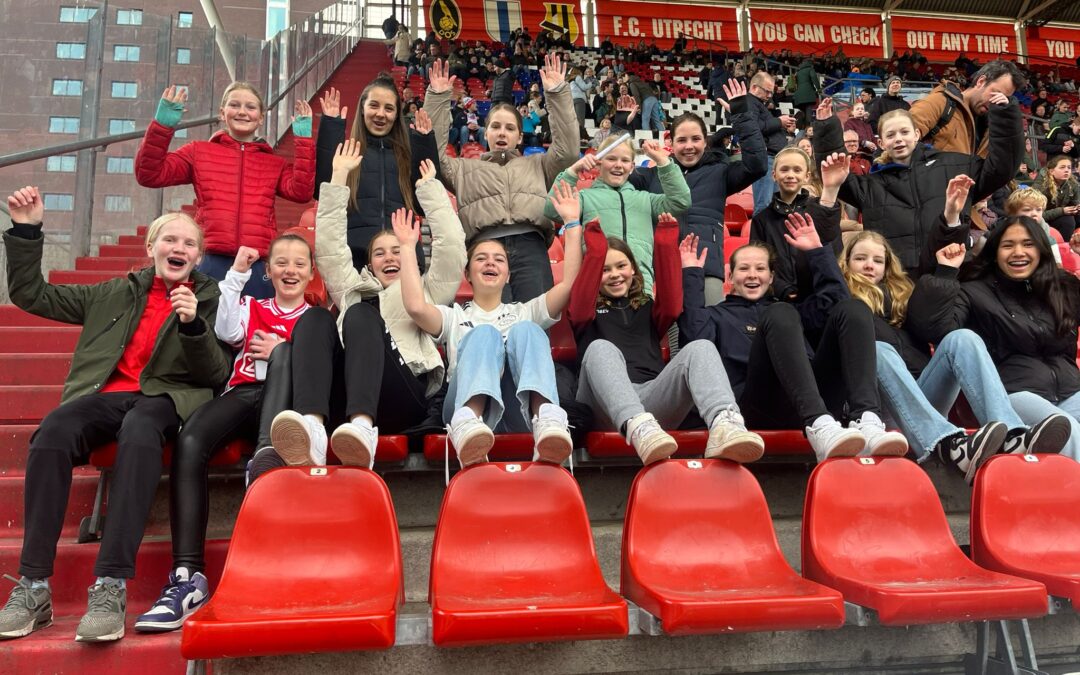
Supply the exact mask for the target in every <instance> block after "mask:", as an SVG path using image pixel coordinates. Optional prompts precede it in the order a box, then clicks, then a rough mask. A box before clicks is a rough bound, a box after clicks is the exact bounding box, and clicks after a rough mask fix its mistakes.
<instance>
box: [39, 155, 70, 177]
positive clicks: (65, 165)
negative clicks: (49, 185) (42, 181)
mask: <svg viewBox="0 0 1080 675" xmlns="http://www.w3.org/2000/svg"><path fill="white" fill-rule="evenodd" d="M75 161H76V157H75V155H57V156H55V157H48V158H46V160H45V170H46V171H61V172H63V173H73V172H74V171H75Z"/></svg>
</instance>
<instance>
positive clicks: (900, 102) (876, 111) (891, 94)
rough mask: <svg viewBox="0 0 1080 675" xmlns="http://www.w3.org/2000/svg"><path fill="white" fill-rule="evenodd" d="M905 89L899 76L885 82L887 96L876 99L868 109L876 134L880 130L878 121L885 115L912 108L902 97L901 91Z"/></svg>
mask: <svg viewBox="0 0 1080 675" xmlns="http://www.w3.org/2000/svg"><path fill="white" fill-rule="evenodd" d="M902 87H903V81H902V80H901V79H900V77H899V76H897V75H893V76H892V77H890V78H889V79H888V80H886V81H885V94H884V95H882V96H878V97H877V98H875V99H874V101H873V103H871V104H870V106H869V107H868V108H867V109H866V111H867V112H868V113H870V119H869V120H867V121H868V122H870V126H871V127H872V128H873V129H874V133H877V130H878V126H877V123H878V119H879V118H880V117H881V116H882V115H884V114H885V113H887V112H889V111H892V110H908V109H910V108H911V104H910V103H908V102H907V101H905V100H904V97H903V96H901V95H900V89H901V88H902Z"/></svg>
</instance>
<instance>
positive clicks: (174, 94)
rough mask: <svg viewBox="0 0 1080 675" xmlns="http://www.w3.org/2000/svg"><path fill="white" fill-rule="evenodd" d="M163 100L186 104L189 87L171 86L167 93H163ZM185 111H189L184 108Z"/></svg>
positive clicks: (166, 90)
mask: <svg viewBox="0 0 1080 675" xmlns="http://www.w3.org/2000/svg"><path fill="white" fill-rule="evenodd" d="M161 99H162V100H163V101H168V102H169V103H184V102H185V101H187V87H182V86H177V85H175V84H173V85H170V86H169V87H168V88H167V89H165V91H163V92H161ZM184 110H185V111H187V108H184Z"/></svg>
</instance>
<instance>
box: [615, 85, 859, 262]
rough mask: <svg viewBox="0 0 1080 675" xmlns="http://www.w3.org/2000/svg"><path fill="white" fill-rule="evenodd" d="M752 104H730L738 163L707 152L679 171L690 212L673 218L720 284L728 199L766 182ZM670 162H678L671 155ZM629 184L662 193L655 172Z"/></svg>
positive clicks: (641, 174) (643, 173)
mask: <svg viewBox="0 0 1080 675" xmlns="http://www.w3.org/2000/svg"><path fill="white" fill-rule="evenodd" d="M750 98H753V97H752V96H749V95H747V96H740V97H738V98H735V99H732V101H731V114H732V117H731V121H732V126H733V127H734V129H735V133H736V134H738V136H739V145H740V147H741V148H742V161H741V162H730V161H728V160H727V158H725V157H724V156H723V155H722V154H721V153H719V152H717V151H715V150H712V149H706V150H705V154H704V155H702V157H701V160H700V161H699V162H698V163H697V164H695V165H694V166H691V167H682V170H683V177H684V178H686V184H687V185H688V186H690V198H691V203H690V208H689V210H687V211H686V212H685V213H682V214H679V215H678V216H677V218H678V219H679V236H680V237H685V236H686V235H688V234H691V233H692V234H696V235H697V236H699V237H700V238H701V242H702V244H704V245H705V246H706V257H705V275H706V276H710V277H716V278H718V279H723V278H724V207H725V205H726V203H727V198H728V195H731V194H735V193H736V192H739V191H740V190H743V189H745V188H746V187H747V186H749V185H751V184H752V183H753V182H754V181H756V180H757V179H758V178H761V177H762V176H764V175H765V172H766V171H767V170H768V166H769V157H768V155H767V154H766V152H765V142H764V140H763V139H762V137H761V130H760V129H759V128H758V125H757V122H756V121H755V120H754V118H753V116H752V115H751V114H750V112H749V110H748V109H747V103H748V101H747V99H750ZM755 100H756V99H755ZM672 159H676V158H675V156H674V155H672ZM676 163H678V160H676ZM680 166H681V165H680ZM630 182H631V183H632V184H633V185H634V187H635V188H637V189H638V190H647V191H649V192H653V193H656V194H663V192H664V189H663V186H661V185H660V178H659V176H658V175H657V173H656V167H652V168H641V169H638V170H637V171H635V172H634V173H633V174H631V176H630ZM838 222H839V221H838ZM838 231H839V230H838Z"/></svg>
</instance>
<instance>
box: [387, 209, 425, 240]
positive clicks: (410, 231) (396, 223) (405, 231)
mask: <svg viewBox="0 0 1080 675" xmlns="http://www.w3.org/2000/svg"><path fill="white" fill-rule="evenodd" d="M390 224H391V225H392V226H393V227H394V234H395V235H396V236H397V238H398V241H399V242H401V247H402V249H404V248H406V247H409V248H412V247H415V246H416V242H417V241H419V239H420V221H419V220H418V219H417V218H416V214H414V213H413V212H412V211H410V210H407V209H405V208H404V207H403V208H400V209H398V210H397V211H394V213H393V214H391V216H390Z"/></svg>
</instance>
